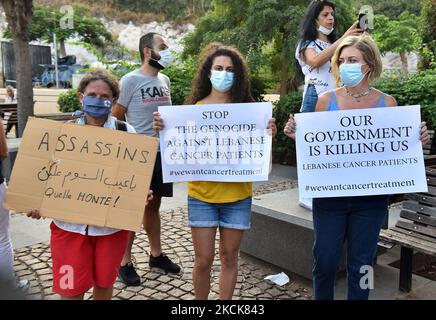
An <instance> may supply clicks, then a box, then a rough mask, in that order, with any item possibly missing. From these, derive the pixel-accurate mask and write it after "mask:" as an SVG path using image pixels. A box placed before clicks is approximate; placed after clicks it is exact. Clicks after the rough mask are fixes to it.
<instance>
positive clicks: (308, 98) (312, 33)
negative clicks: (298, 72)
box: [295, 0, 362, 112]
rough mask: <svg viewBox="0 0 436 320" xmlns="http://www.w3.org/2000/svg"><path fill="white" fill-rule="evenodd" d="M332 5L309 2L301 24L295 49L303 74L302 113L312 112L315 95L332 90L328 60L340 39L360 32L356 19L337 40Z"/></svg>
mask: <svg viewBox="0 0 436 320" xmlns="http://www.w3.org/2000/svg"><path fill="white" fill-rule="evenodd" d="M335 8H336V7H335V4H334V3H332V2H330V1H319V0H315V1H312V3H311V4H310V6H309V8H308V10H307V12H306V15H305V17H304V19H303V22H302V25H301V35H300V41H299V42H298V45H297V49H296V52H295V57H296V58H297V60H298V63H299V64H300V66H301V69H302V72H303V74H304V93H303V103H302V106H301V110H300V111H301V112H313V111H315V106H316V102H317V101H318V96H319V95H321V93H323V92H326V91H328V90H333V89H334V80H333V76H332V70H331V65H330V59H331V58H332V56H333V54H334V52H335V50H336V48H337V47H338V46H339V44H340V43H341V41H342V40H343V39H345V38H346V37H347V36H351V35H359V34H361V33H362V30H360V29H358V28H357V23H358V22H356V23H354V24H353V25H352V26H351V27H350V28H349V29H348V30H347V32H345V34H344V35H343V36H342V37H341V38H339V39H338V36H337V34H336V32H335V30H334V25H335Z"/></svg>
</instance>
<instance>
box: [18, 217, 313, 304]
mask: <svg viewBox="0 0 436 320" xmlns="http://www.w3.org/2000/svg"><path fill="white" fill-rule="evenodd" d="M186 217H187V210H186V208H177V209H174V210H169V211H167V212H165V213H162V243H163V250H164V252H165V253H166V254H168V255H169V256H170V257H171V258H172V259H173V260H174V261H175V262H177V263H179V264H180V265H181V267H182V272H181V273H180V274H178V275H171V274H164V273H163V272H161V271H160V270H158V269H153V270H150V268H149V267H148V255H149V254H148V252H147V250H148V239H147V236H146V234H145V233H144V232H143V231H142V232H141V233H140V234H137V237H136V240H135V242H134V245H133V250H132V251H133V254H134V257H135V261H136V267H137V270H138V274H139V275H140V277H141V278H142V284H141V285H140V286H138V287H126V286H125V285H123V284H122V283H121V282H120V281H117V282H116V283H115V290H114V299H115V300H143V299H157V300H162V299H181V300H192V299H193V286H192V269H193V266H194V251H193V250H194V249H193V245H192V241H191V234H190V229H189V228H188V227H187V221H186ZM217 238H218V237H217ZM217 253H218V252H217ZM217 256H218V255H216V257H217ZM219 268H220V262H219V260H217V259H215V261H214V264H213V268H212V269H213V271H212V279H213V282H212V287H211V291H212V293H211V295H210V299H218V276H219ZM15 270H16V273H17V276H18V277H19V278H20V279H29V280H30V281H31V288H30V290H29V296H28V298H29V299H58V298H59V296H58V295H56V294H54V293H53V292H52V291H51V286H52V275H51V257H50V247H49V243H48V242H44V243H40V244H36V245H33V246H28V247H23V248H21V249H17V250H16V251H15ZM281 271H283V270H280V269H277V268H276V267H274V266H271V265H268V264H266V263H263V262H261V261H259V260H256V259H254V258H251V257H248V256H246V255H241V257H240V270H239V275H238V280H237V284H236V290H235V294H234V299H299V300H300V299H301V300H307V299H310V298H311V288H310V286H311V284H310V282H309V281H307V280H304V279H294V278H293V277H291V282H290V283H288V284H287V285H285V286H283V287H280V286H278V285H275V284H273V283H272V282H270V281H267V280H264V277H265V276H267V275H270V274H276V273H279V272H281ZM85 298H86V299H90V298H91V292H88V293H87V294H86V296H85Z"/></svg>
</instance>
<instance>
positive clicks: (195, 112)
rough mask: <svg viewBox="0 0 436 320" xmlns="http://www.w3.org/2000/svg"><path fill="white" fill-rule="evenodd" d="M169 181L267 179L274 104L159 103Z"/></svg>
mask: <svg viewBox="0 0 436 320" xmlns="http://www.w3.org/2000/svg"><path fill="white" fill-rule="evenodd" d="M159 112H160V114H161V117H162V119H163V121H164V130H162V131H161V132H160V133H159V134H160V148H161V152H162V171H163V180H164V182H176V181H196V180H200V181H225V182H248V181H265V180H268V174H269V167H270V160H271V142H272V136H271V134H269V133H268V130H267V126H268V121H269V120H270V119H271V117H272V104H271V103H270V102H262V103H239V104H230V103H228V104H203V105H194V106H165V107H159Z"/></svg>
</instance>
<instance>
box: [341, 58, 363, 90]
mask: <svg viewBox="0 0 436 320" xmlns="http://www.w3.org/2000/svg"><path fill="white" fill-rule="evenodd" d="M365 64H366V63H365ZM365 64H360V63H343V64H341V65H340V66H339V75H340V76H341V80H342V82H343V83H344V85H345V86H347V87H355V86H357V85H358V84H359V83H360V82H362V80H363V78H364V77H365V75H366V73H363V72H362V66H364V65H365Z"/></svg>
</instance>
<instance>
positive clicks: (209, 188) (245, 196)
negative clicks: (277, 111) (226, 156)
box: [153, 43, 277, 300]
mask: <svg viewBox="0 0 436 320" xmlns="http://www.w3.org/2000/svg"><path fill="white" fill-rule="evenodd" d="M244 102H254V100H253V98H252V97H251V92H250V80H249V76H248V68H247V65H246V63H245V61H244V59H243V58H242V56H241V54H240V53H239V52H238V51H237V50H236V49H234V48H232V47H224V46H222V45H221V44H217V43H215V44H211V45H209V46H208V47H207V48H206V49H205V50H204V51H203V54H202V56H201V61H200V67H199V69H198V71H197V74H196V76H195V79H194V81H193V86H192V90H191V94H190V96H189V97H188V99H187V101H186V103H187V104H191V105H192V104H218V103H244ZM163 127H164V125H163V120H162V118H161V117H160V114H159V113H157V112H156V113H155V114H154V121H153V128H154V129H155V130H156V131H160V130H162V129H163ZM268 129H270V130H271V133H272V135H273V136H274V135H275V134H276V132H277V129H276V125H275V119H271V120H270V121H269V123H268ZM251 196H252V183H251V182H210V181H194V182H189V183H188V217H189V225H190V226H191V232H192V239H193V242H194V251H195V265H194V271H193V282H194V291H195V298H196V299H200V300H205V299H207V298H208V296H209V291H210V280H211V279H210V277H211V276H210V272H211V268H212V263H213V260H214V257H215V237H216V231H217V228H219V232H220V240H219V241H220V244H219V252H220V260H221V273H220V290H219V296H220V299H225V300H229V299H232V296H233V291H234V289H235V285H236V278H237V275H238V255H239V248H240V245H241V239H242V236H243V234H244V230H247V229H249V228H250V220H251Z"/></svg>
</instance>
